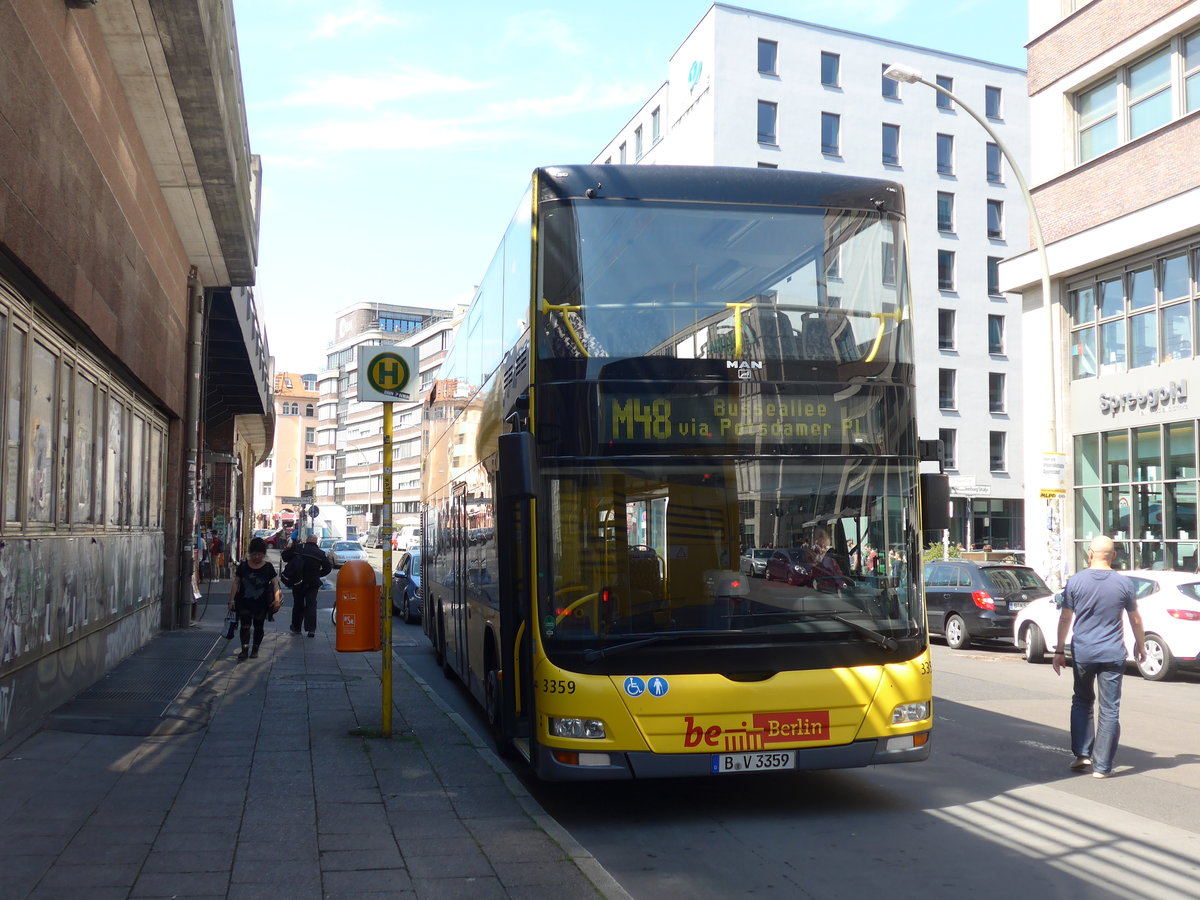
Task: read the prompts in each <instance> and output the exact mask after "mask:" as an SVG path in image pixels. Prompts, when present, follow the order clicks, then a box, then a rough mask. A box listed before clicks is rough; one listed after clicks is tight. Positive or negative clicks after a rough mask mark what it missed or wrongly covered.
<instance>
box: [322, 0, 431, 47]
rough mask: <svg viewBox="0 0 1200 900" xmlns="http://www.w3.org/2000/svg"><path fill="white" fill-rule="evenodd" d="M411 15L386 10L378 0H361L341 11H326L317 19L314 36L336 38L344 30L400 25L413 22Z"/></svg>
mask: <svg viewBox="0 0 1200 900" xmlns="http://www.w3.org/2000/svg"><path fill="white" fill-rule="evenodd" d="M411 21H412V18H411V17H406V16H398V15H396V14H395V13H386V12H384V11H383V10H382V9H381V8H380V5H379V2H378V0H360V2H359V3H356V4H354V5H353V6H352V7H350V8H349V9H346V10H344V11H343V12H340V13H326V14H325V15H323V16H321V18H320V19H319V20H318V21H317V25H316V28H315V29H314V30H313V37H321V38H334V37H337V36H338V35H339V34H340V33H341V32H343V31H369V30H371V29H375V28H380V27H386V26H399V25H403V24H406V22H411Z"/></svg>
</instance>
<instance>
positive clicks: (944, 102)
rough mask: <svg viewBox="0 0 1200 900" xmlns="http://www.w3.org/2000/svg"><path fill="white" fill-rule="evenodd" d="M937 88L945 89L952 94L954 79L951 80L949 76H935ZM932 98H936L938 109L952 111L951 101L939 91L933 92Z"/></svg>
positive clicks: (952, 104)
mask: <svg viewBox="0 0 1200 900" xmlns="http://www.w3.org/2000/svg"><path fill="white" fill-rule="evenodd" d="M937 86H938V87H940V88H945V89H946V90H948V91H950V93H954V79H953V78H951V77H950V76H949V75H938V76H937ZM934 96H936V97H937V106H938V109H953V108H954V103H953V101H951V99H950V98H949V97H947V96H946V95H945V94H943V93H942V92H941V91H935V92H934Z"/></svg>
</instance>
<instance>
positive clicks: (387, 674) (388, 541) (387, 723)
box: [379, 400, 392, 737]
mask: <svg viewBox="0 0 1200 900" xmlns="http://www.w3.org/2000/svg"><path fill="white" fill-rule="evenodd" d="M379 530H380V532H381V533H382V535H383V590H381V591H380V592H379V601H380V603H381V604H382V605H383V608H382V609H381V610H380V611H379V612H380V621H381V622H382V623H383V674H382V679H383V727H382V728H381V731H382V733H383V737H391V736H392V402H391V401H390V400H388V401H386V402H385V403H384V404H383V521H382V524H381V525H380V528H379Z"/></svg>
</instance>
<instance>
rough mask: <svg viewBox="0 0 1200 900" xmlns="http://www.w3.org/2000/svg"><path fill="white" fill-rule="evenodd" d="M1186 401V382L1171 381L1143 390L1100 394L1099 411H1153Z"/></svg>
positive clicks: (1112, 412) (1112, 414)
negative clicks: (1164, 384) (1161, 385)
mask: <svg viewBox="0 0 1200 900" xmlns="http://www.w3.org/2000/svg"><path fill="white" fill-rule="evenodd" d="M1186 403H1187V382H1186V381H1183V380H1180V381H1172V382H1170V383H1169V384H1168V385H1167V386H1166V387H1157V388H1150V389H1149V390H1145V391H1130V392H1128V393H1125V394H1101V395H1100V412H1101V414H1103V415H1106V416H1115V415H1118V414H1119V413H1123V412H1134V411H1136V410H1144V411H1150V412H1153V411H1154V410H1156V409H1162V408H1163V407H1165V406H1183V405H1184V404H1186Z"/></svg>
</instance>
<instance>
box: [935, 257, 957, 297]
mask: <svg viewBox="0 0 1200 900" xmlns="http://www.w3.org/2000/svg"><path fill="white" fill-rule="evenodd" d="M937 260H938V262H937V267H938V289H939V290H942V291H952V290H954V251H953V250H939V251H938V256H937Z"/></svg>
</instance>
